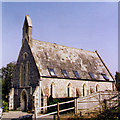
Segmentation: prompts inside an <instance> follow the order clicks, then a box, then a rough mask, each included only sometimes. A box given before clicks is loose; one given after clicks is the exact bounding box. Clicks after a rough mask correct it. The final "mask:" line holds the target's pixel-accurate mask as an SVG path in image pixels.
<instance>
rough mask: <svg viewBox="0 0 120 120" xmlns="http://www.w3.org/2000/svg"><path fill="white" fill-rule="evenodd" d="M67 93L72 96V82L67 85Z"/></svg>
mask: <svg viewBox="0 0 120 120" xmlns="http://www.w3.org/2000/svg"><path fill="white" fill-rule="evenodd" d="M67 93H68V97H71V84H70V83H69V84H68V86H67Z"/></svg>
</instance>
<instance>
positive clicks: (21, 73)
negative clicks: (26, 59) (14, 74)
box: [19, 63, 24, 87]
mask: <svg viewBox="0 0 120 120" xmlns="http://www.w3.org/2000/svg"><path fill="white" fill-rule="evenodd" d="M23 84H24V78H23V63H21V65H20V79H19V86H20V87H21V86H23Z"/></svg>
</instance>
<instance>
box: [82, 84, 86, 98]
mask: <svg viewBox="0 0 120 120" xmlns="http://www.w3.org/2000/svg"><path fill="white" fill-rule="evenodd" d="M83 96H86V85H85V84H84V85H83Z"/></svg>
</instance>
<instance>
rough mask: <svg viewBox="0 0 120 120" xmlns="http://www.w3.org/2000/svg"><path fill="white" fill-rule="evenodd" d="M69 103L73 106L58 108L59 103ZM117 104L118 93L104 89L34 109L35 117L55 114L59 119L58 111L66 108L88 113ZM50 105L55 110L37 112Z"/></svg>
mask: <svg viewBox="0 0 120 120" xmlns="http://www.w3.org/2000/svg"><path fill="white" fill-rule="evenodd" d="M69 103H74V106H73V107H69V108H66V109H61V110H60V105H65V104H69ZM117 106H118V93H117V92H115V91H113V92H111V91H110V92H109V91H104V92H97V93H95V94H91V95H89V96H83V97H80V98H77V99H74V100H70V101H67V102H61V103H59V102H58V103H57V104H53V105H49V106H44V107H39V108H36V109H35V118H42V117H45V116H49V115H57V118H58V119H59V117H60V113H61V112H65V111H68V110H74V111H75V113H80V114H81V113H82V114H85V113H89V112H93V111H95V112H97V111H99V112H101V111H103V110H105V109H108V108H115V107H117ZM51 107H57V110H56V111H54V112H51V113H46V114H42V115H41V114H39V112H40V111H41V110H42V109H44V108H46V109H47V108H51Z"/></svg>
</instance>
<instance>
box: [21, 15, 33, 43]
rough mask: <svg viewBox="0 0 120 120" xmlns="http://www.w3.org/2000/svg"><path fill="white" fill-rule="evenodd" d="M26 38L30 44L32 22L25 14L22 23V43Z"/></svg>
mask: <svg viewBox="0 0 120 120" xmlns="http://www.w3.org/2000/svg"><path fill="white" fill-rule="evenodd" d="M25 39H26V40H27V42H28V44H29V45H31V44H32V22H31V19H30V16H29V15H26V16H25V21H24V25H23V39H22V44H23V43H24V40H25Z"/></svg>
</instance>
